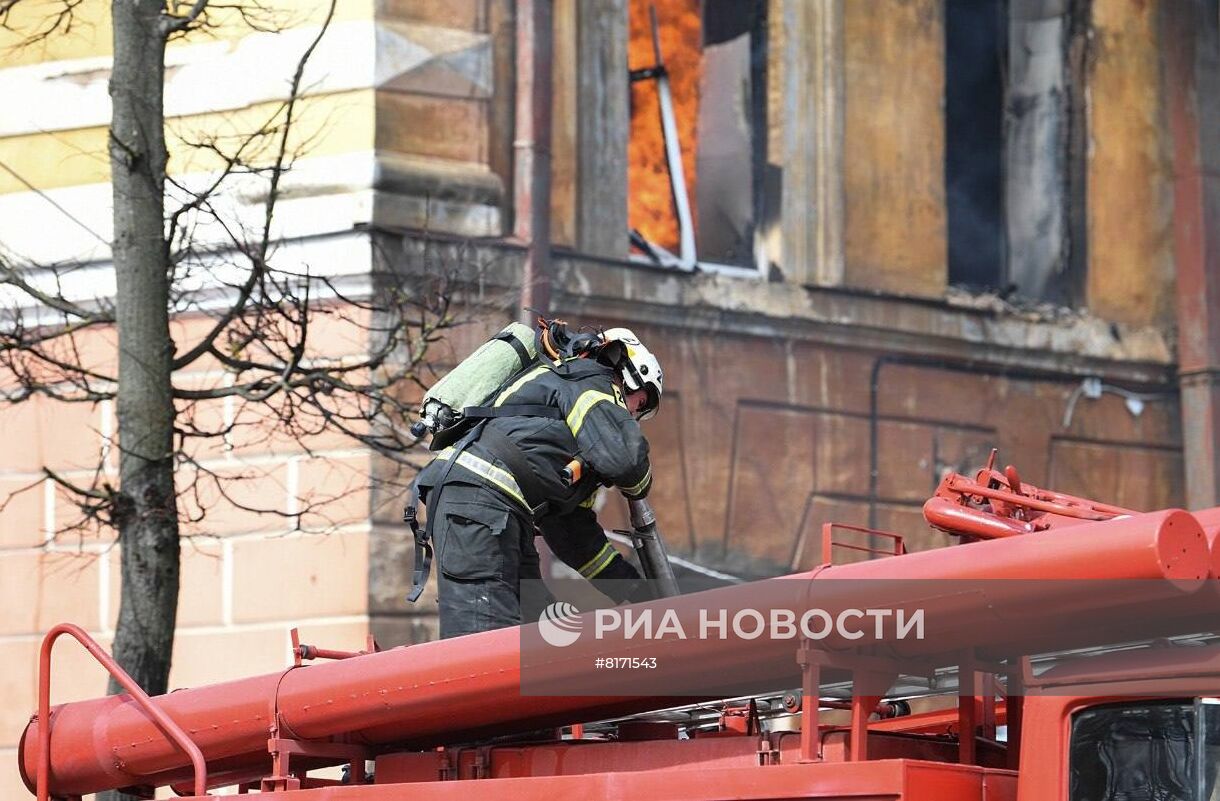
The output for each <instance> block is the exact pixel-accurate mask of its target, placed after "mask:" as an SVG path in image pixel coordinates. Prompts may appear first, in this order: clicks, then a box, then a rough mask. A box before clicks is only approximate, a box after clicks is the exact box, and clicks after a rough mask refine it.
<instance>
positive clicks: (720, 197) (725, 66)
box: [695, 0, 767, 266]
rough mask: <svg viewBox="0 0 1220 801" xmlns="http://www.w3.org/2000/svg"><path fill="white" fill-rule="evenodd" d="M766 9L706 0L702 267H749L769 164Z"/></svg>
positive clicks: (734, 0) (737, 0) (698, 238)
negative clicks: (763, 182) (764, 176)
mask: <svg viewBox="0 0 1220 801" xmlns="http://www.w3.org/2000/svg"><path fill="white" fill-rule="evenodd" d="M766 8H767V7H766V3H765V2H757V1H755V2H742V1H741V0H706V2H705V3H704V5H703V76H702V79H701V81H700V95H701V97H700V101H701V102H700V103H699V119H698V125H697V130H698V137H697V138H698V143H699V145H698V154H697V156H696V161H697V164H698V166H697V171H698V173H699V182H698V184H697V185H696V202H697V205H698V221H699V223H698V226H697V227H696V231H695V243H696V247H697V248H698V252H699V259H700V261H708V262H716V263H719V264H736V265H742V266H751V265H753V264H754V252H753V251H754V232H755V227H756V221H757V220H759V219H761V217H762V214H761V212H762V199H763V191H762V189H763V187H762V179H763V175H764V170H765V169H766V160H767V150H766V144H767V133H766V120H767V90H766V87H767V47H766V44H767V40H766V33H767V17H766Z"/></svg>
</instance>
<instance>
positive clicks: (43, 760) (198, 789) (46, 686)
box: [38, 623, 208, 801]
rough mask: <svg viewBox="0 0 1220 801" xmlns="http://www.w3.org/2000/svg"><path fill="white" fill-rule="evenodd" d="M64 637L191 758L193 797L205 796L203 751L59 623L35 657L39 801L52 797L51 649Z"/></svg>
mask: <svg viewBox="0 0 1220 801" xmlns="http://www.w3.org/2000/svg"><path fill="white" fill-rule="evenodd" d="M64 634H71V635H72V637H73V638H75V639H76V641H77V642H79V643H80V644H81V645H82V646H84V648H85V650H86V651H88V652H89V654H90V656H92V657H93V658H94V659H96V660H97V661H98V664H100V665H101V666H102V667H104V668H106V672H108V673H109V674H110V675H111V676H113V677H114V680H115V681H117V682H118V683H119V685H120V686H121V687H122V688H123V689H124V690H126V691H127V694H128V695H130V696H131V700H133V701H135V702H136V705H138V706H139V707H140V709H142V710H144V714H146V715H148V716H149V717H150V718H152V720H153V722H154V723H155V724H156V725H157V728H158V729H160V730H161V733H162V734H164V735H165V736H166V737H167V738H168V739H169V740H170V741H171V742H173V743H174V744H175V745H177V746H178V747H179V748H181V749H182V751H183V752H184V753H186V755H187V756H188V757H190V759H191V765H192V767H194V769H195V795H197V796H203V795H207V785H208V767H207V763H206V762H205V761H204V759H203V752H201V751H200V750H199V747H198V746H197V745H195V744H194V743H193V742H191V738H190V737H188V736H187V734H186V732H185V731H183V730H182V727H181V726H179V725H178V724H177V723H175V722H174V721H172V720H171V719H170V718H169V716H168V715H166V714H165V713H164V712H162V711H161V710H160V709H158V708H157V707H156V706H154V705H153V702H152V699H151V698H149V697H148V693H146V692H144V690H143V688H142V687H140V685H138V684H136V682H135V680H134V679H132V678H131V676H129V675H127V671H125V670H123V668H121V667H119V663H118V662H115V661H114V658H113V657H111V656H110V654H108V653H106V652H105V651H104V650H103V649H102V647H101V646H100V645H98V644H97V641H95V640H94V639H93V638H92V637H90V636H89V635H88V634H86V633H85V630H84V629H82V628H81V627H80V626H77V625H74V624H72V623H60V624H59V625H58V626H56V627H55V628H53V629H51V630H50V631H48V632H47V636H46V637H43V639H42V650H41V652H40V653H39V655H38V801H50V797H51V796H50V781H51V649H52V648H53V647H54V646H55V641H56V640H58V639H59V638H60V636H61V635H64Z"/></svg>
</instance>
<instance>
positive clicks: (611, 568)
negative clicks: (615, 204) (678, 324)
mask: <svg viewBox="0 0 1220 801" xmlns="http://www.w3.org/2000/svg"><path fill="white" fill-rule="evenodd" d="M585 336H595V335H585ZM569 353H570V351H569ZM583 355H584V356H585V358H577V357H574V356H569V357H567V358H564V356H563V355H560V356H559V358H556V359H548V358H546V356H545V355H542V356H541V358H540V360H539V363H537V364H535V365H534V366H533V367H531V368H529V369H527V370H525V371H523V372H522V373H519V374H518V375H517V376H515V377H514V378H513V379H512V380H511V381H509V382H508V383H507V385H506V386H505V387H504V388H503V389H502V390H501V391H499V392H498V393H497V394H495V395H494V396H493V398H491V399H489V400H488V401H487V406H486V408H485V409H484V410H483V412H482V416H483V417H484V418H485V420H484V422H483V423H482V424H481V425H479V426H478V427H477V428H475V429H474V430H472V431H471V433H470V434H469V435H468V436H467V437H464V438H463V440H462V441H459V442H457V443H455V444H454V445H452V446H450V447H448V448H445V449H444V450H442V451H440V452H439V453H438V454H437V456H436V458H435V459H434V460H433V461H432V462H431V463H430V464H429V465H428V466H427V467H425V468H424V470H423V471H421V473H420V475H419V478H418V480H417V489H418V492H419V495H420V498H421V500H423V501H424V503H425V504H426V505H427V507H428V519H429V522H428V526H427V528H428V529H429V530H430V533H431V541H432V544H433V547H434V548H435V553H436V561H437V564H438V571H437V573H438V577H437V587H438V602H439V607H440V609H439V611H440V636H441V637H442V638H447V637H456V636H459V635H463V634H471V633H474V632H479V631H487V630H490V629H496V628H503V627H505V626H514V625H518V624H520V623H521V622H522V619H523V610H524V616H525V617H524V619H525V620H526V621H527V622H528V621H532V620H535V619H536V618H537V616H538V615H539V614H540V613H541V611H542V608H543V607H544V606H545V604H546V603H547V601H549V595H547V594H546V593H545V591H544V590H543V589H541V588H542V587H543V585H542V583H541V581H540V579H541V573H540V570H539V558H538V551H537V548H536V547H535V545H534V536H535V534H536V533H537V532H540V533H541V534H542V536H543V538H544V539H545V540H546V543H547V545H549V546H550V548H551V550H552V551H554V553H555V555H556V556H558V557H559V558H560V559H562V560H563V561H564V562H565V563H566V564H568V565H569V566H571V567H572V568H573V569H575V570H576V571H578V572H579V573H580V575H581V576H583V577H584V578H586V579H588V580H590V581H592V582H593V584H594V586H595V587H597V588H598V589H599V590H600V591H602V592H603V593H605V594H607V595H609V596H610V597H611V598H613V599H614V600H616V601H620V602H621V601H630V600H642V599H643V598H644V597H646V592H647V590H646V587H645V584H644V581H643V580H642V579H641V577H640V575H639V573H638V572H637V571H636V569H635V568H634V567H633V566H632V565H631V564H630V563H629V562H627V561H626V560H625V559H623V557H622V556H621V555H620V554H619V552H618V551H617V550H616V549H615V548H614V546H613V545H611V544H610V541H609V540H608V539H607V538H606V535H605V532H604V531H603V530H602V527H601V526H600V524H599V523H598V522H597V515H596V513H595V512H594V510H593V504H594V500H595V498H596V494H597V492H598V490H599V488H600V486H601V485H606V486H614V487H617V488H618V489H619V490H620V491H621V492H622V493H623V494H624V495H625V496H626V497H627V498H629V499H634V498H643V497H644V496H645V495H647V494H648V491H649V489H650V487H651V485H652V470H651V467H650V465H649V461H648V442H647V440H646V439H645V438H644V435H643V433H642V432H641V430H640V425H639V422H640V421H642V420H645V419H648V418H650V417H652V416H653V415H655V414H656V411H657V407H658V405H659V403H660V400H661V384H662V372H661V365H660V363H659V362H658V361H657V359H656V357H655V356H654V355H653V354H652V353H651V352H650V351H649V350H648V349H647V348H646V347H644V345H643V344H642V343H641V342H640V341H639V339H638V338H637V337H636V336H635V334H633V333H632V332H631V331H630V330H628V329H625V328H615V329H610V330H608V331H605V332H604V333H603V334H602V335H601V338H600V339H598V340H597V342H596V348H593V349H589V348H586V350H585V352H584V353H583ZM467 411H468V412H470V411H471V410H467ZM455 454H456V460H455V458H454V457H455ZM574 456H575V457H579V460H580V470H579V476H578V477H572V476H570V475H569V476H566V477H565V475H564V470H565V467H568V466H569V465H570V463H571V462H572V460H573V457H574ZM420 562H421V559H420V550H419V548H417V551H416V578H415V581H416V590H415V592H414V593H413V597H414V596H418V593H419V591H420V589H422V582H423V581H425V580H426V578H427V570H428V567H427V564H426V559H425V560H424V562H425V564H424V565H422V573H421V564H420ZM529 579H535V580H539V581H533V582H529V584H528V585H527V586H528V587H530V588H531V590H532V588H539V589H538V591H537V592H536V593H535V592H530V593H527V597H526V598H524V599H523V598H522V595H521V592H522V590H521V588H522V581H523V580H529Z"/></svg>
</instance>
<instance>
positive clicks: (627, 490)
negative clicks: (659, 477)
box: [623, 467, 652, 495]
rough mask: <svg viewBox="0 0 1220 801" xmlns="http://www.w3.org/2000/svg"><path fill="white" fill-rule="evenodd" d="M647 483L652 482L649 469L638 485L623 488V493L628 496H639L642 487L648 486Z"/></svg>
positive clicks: (642, 489) (650, 469)
mask: <svg viewBox="0 0 1220 801" xmlns="http://www.w3.org/2000/svg"><path fill="white" fill-rule="evenodd" d="M649 481H652V468H651V467H649V468H648V472H647V473H645V474H644V477H643V478H641V479H640V483H638V484H636V485H635V486H634V487H627V488H625V489H624V490H623V492H625V493H627V494H628V495H639V494H640V493H641V492H643V491H644V487H647V486H648V482H649Z"/></svg>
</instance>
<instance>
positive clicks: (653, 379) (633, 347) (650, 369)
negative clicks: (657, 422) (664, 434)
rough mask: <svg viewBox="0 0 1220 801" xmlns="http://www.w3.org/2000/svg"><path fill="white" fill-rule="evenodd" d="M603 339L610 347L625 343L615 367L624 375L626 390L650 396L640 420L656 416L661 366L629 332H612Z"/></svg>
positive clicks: (637, 338)
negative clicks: (617, 343) (642, 391)
mask: <svg viewBox="0 0 1220 801" xmlns="http://www.w3.org/2000/svg"><path fill="white" fill-rule="evenodd" d="M602 336H603V337H604V338H605V340H606V343H607V344H609V343H611V342H621V343H622V346H623V354H622V357H621V358H619V360H618V363H617V364H616V365H615V366H616V367H617V368H618V369H619V371H620V374H621V375H622V379H623V387H624V389H626V390H627V391H628V392H635V391H636V390H638V389H643V390H645V391H646V392H647V393H648V400H646V401H645V402H644V405H643V407H641V409H640V413H639V419H640V420H647V419H648V418H650V417H652V416H653V415H655V414H656V413H657V407H658V406H660V405H661V379H662V377H663V374H662V372H661V363H660V362H659V361H657V357H656V356H653V355H652V351H650V350H649V349H648V348H646V347H644V344H643V343H642V342H640V339H639V337H637V336H636V335H635V334H634V333H633V332H632V331H631V330H630V329H628V328H611V329H608V330H607V331H605V332H604V333H603V334H602Z"/></svg>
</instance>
